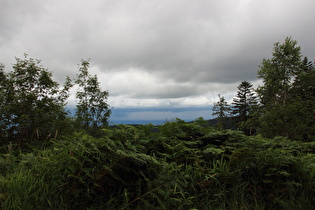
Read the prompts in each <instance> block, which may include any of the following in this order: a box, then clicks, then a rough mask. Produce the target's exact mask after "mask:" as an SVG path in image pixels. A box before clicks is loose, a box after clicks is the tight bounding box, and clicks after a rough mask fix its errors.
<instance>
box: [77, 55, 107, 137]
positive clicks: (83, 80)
mask: <svg viewBox="0 0 315 210" xmlns="http://www.w3.org/2000/svg"><path fill="white" fill-rule="evenodd" d="M89 65H90V63H89V61H86V60H82V62H81V65H80V67H79V71H80V74H79V75H78V77H77V79H76V80H75V83H76V84H77V85H78V86H79V90H78V91H77V93H76V98H77V100H78V104H77V107H76V117H77V121H78V123H79V124H80V127H82V128H84V129H85V130H87V131H89V133H94V134H95V132H97V130H98V127H100V126H104V125H107V123H108V118H109V116H110V113H111V111H110V109H109V105H108V104H107V97H108V92H107V91H101V89H100V84H99V82H98V79H97V76H96V75H94V76H90V75H89V72H88V67H89Z"/></svg>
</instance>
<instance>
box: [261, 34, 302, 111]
mask: <svg viewBox="0 0 315 210" xmlns="http://www.w3.org/2000/svg"><path fill="white" fill-rule="evenodd" d="M296 45H297V42H296V41H294V40H291V38H289V37H287V38H286V39H285V42H284V43H283V44H280V43H279V42H278V43H275V45H274V49H273V53H272V55H273V57H272V58H271V59H263V62H262V64H261V65H260V66H259V67H260V70H258V78H261V79H262V80H263V86H261V87H260V88H258V93H259V95H260V97H261V102H262V104H263V105H264V106H266V107H267V108H270V107H273V106H275V105H277V104H280V105H286V104H287V99H288V97H289V90H290V88H291V85H292V83H293V81H294V79H295V77H296V76H297V75H298V74H299V73H301V71H302V68H301V67H302V61H301V48H300V47H298V46H296Z"/></svg>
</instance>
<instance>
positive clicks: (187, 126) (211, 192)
mask: <svg viewBox="0 0 315 210" xmlns="http://www.w3.org/2000/svg"><path fill="white" fill-rule="evenodd" d="M15 150H16V147H14V145H11V146H10V145H9V147H7V150H6V151H7V152H6V153H5V154H2V155H1V157H0V169H1V170H0V205H1V208H3V209H25V208H26V209H31V208H35V209H44V208H45V209H60V208H62V209H291V208H294V209H313V208H314V203H315V200H314V198H315V171H314V168H315V167H314V166H315V165H314V164H315V155H314V153H315V144H314V143H313V142H298V141H292V140H289V139H286V138H284V137H277V138H274V139H267V138H263V137H261V136H245V135H243V134H242V133H241V132H238V131H232V130H217V129H215V128H214V127H209V126H207V122H206V121H204V120H203V119H201V118H199V119H198V120H197V121H195V122H193V123H187V122H185V121H183V120H180V119H176V120H174V121H171V122H166V123H165V124H164V125H161V126H157V127H156V126H153V125H152V124H148V125H140V126H130V125H118V126H116V127H112V128H106V129H104V130H103V136H101V137H98V138H95V137H92V136H90V135H88V134H84V133H74V134H73V135H71V136H68V137H63V139H62V140H54V141H52V144H51V145H50V146H49V147H47V148H46V149H40V150H33V151H32V152H29V153H20V152H19V151H15Z"/></svg>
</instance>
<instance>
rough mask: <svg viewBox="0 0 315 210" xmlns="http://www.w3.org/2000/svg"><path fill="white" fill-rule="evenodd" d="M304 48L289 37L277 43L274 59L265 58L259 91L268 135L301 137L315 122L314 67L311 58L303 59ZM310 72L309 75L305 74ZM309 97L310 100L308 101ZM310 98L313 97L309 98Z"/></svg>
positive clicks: (262, 130) (263, 125)
mask: <svg viewBox="0 0 315 210" xmlns="http://www.w3.org/2000/svg"><path fill="white" fill-rule="evenodd" d="M300 51H301V48H300V47H298V46H297V42H296V41H293V40H291V38H286V39H285V42H284V43H283V44H279V43H276V44H275V47H274V51H273V57H272V58H271V59H264V60H263V62H262V65H261V66H260V70H259V71H258V77H259V78H262V79H263V86H261V87H259V88H258V90H257V91H258V93H259V96H260V99H261V103H262V105H263V115H262V117H261V118H260V126H261V132H262V134H263V135H265V136H267V137H274V136H285V137H288V138H291V139H297V140H300V139H301V138H302V136H303V135H304V134H303V133H310V132H307V129H309V128H310V127H309V125H310V124H313V122H314V119H311V118H310V117H309V116H313V114H311V113H313V112H314V110H312V109H313V108H309V109H307V108H306V107H312V105H307V104H306V103H308V104H309V103H310V104H313V101H312V102H311V100H312V99H313V98H312V91H309V88H308V87H309V86H311V87H314V80H312V79H311V80H308V78H311V77H312V74H311V73H308V72H312V71H313V70H312V66H311V65H310V63H309V62H308V59H307V58H304V60H302V59H301V57H302V56H301V52H300ZM305 75H307V76H305ZM306 98H307V100H306ZM308 99H310V100H308Z"/></svg>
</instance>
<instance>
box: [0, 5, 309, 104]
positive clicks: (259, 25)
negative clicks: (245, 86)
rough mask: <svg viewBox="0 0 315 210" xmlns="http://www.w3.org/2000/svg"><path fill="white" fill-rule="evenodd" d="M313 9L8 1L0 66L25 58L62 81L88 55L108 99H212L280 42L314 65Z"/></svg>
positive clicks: (0, 20) (246, 76) (1, 12)
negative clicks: (297, 48) (288, 42)
mask: <svg viewBox="0 0 315 210" xmlns="http://www.w3.org/2000/svg"><path fill="white" fill-rule="evenodd" d="M314 8H315V2H314V1H313V0H300V1H296V0H278V1H274V0H212V1H208V0H197V1H189V0H187V1H183V0H152V1H148V0H106V1H102V0H91V1H81V0H78V1H70V0H56V1H44V0H31V1H22V0H20V1H19V0H10V1H9V0H5V1H1V3H0V26H1V33H0V47H1V52H0V56H1V57H0V59H1V60H0V62H4V63H5V64H6V66H8V67H9V66H10V65H11V63H13V62H14V57H15V56H18V57H22V56H23V53H24V52H26V53H28V54H30V56H31V57H34V58H38V59H40V60H42V62H43V65H44V66H45V67H48V68H49V69H50V70H51V71H53V73H54V75H55V77H56V78H58V80H60V81H61V82H62V78H64V76H65V74H66V75H70V76H74V75H75V74H76V73H77V64H78V63H79V62H80V60H81V59H82V58H84V59H88V58H91V69H92V72H93V73H97V74H98V76H99V78H100V79H101V82H102V85H103V87H104V88H105V89H108V90H109V91H110V94H111V95H112V96H113V97H114V98H113V99H112V100H113V103H116V102H115V100H116V99H115V97H117V100H121V98H122V96H123V97H124V98H125V99H126V100H129V99H130V103H129V102H128V101H126V104H137V105H138V104H140V105H143V106H145V104H146V102H145V100H144V99H150V100H148V101H149V102H148V103H149V104H150V103H153V104H155V105H159V104H161V103H162V104H164V101H162V102H161V103H158V102H156V103H155V102H153V101H152V100H151V99H154V98H156V99H163V100H164V99H179V98H185V97H208V98H213V97H216V95H217V94H218V93H226V94H231V93H234V91H235V88H236V85H237V83H239V82H241V81H243V80H250V81H255V80H256V79H257V78H256V74H257V69H258V65H259V64H260V63H261V61H262V59H263V58H268V57H270V56H271V51H272V48H273V43H275V42H283V40H284V39H285V37H286V36H292V39H295V40H297V41H298V43H299V44H300V45H301V46H302V52H303V53H305V55H307V56H309V57H310V59H313V58H314V57H315V51H314V49H315V48H314V41H313V37H314V35H315V29H314V27H312V26H313V20H314V19H315V13H314V11H313V10H314ZM133 100H142V102H139V101H138V102H135V101H133ZM209 100H210V99H209ZM180 101H181V102H182V101H183V99H182V100H180ZM197 101H200V103H201V101H204V100H203V99H202V98H198V100H197ZM165 103H166V102H165ZM176 103H177V102H176ZM196 103H197V102H196ZM202 103H204V102H202ZM117 104H121V102H119V103H118V102H117Z"/></svg>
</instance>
